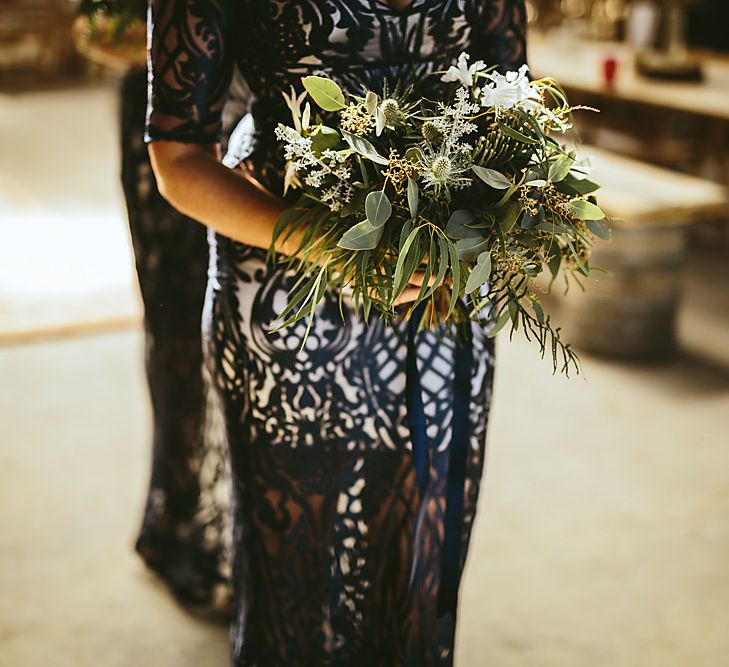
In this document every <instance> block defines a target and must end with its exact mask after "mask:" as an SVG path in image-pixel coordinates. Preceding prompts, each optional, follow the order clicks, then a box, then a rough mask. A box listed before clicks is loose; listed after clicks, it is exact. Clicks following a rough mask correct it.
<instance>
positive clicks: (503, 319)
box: [487, 308, 511, 338]
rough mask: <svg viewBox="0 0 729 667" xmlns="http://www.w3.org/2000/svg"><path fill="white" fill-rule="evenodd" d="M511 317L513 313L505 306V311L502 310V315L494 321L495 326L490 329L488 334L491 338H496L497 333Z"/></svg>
mask: <svg viewBox="0 0 729 667" xmlns="http://www.w3.org/2000/svg"><path fill="white" fill-rule="evenodd" d="M510 319H511V315H510V313H509V309H508V308H504V310H503V311H501V315H499V317H498V318H497V319H496V322H495V323H494V326H492V327H491V328H490V329H489V332H488V334H487V336H488V337H489V338H495V337H496V335H497V334H498V333H499V331H501V330H502V329H503V328H504V327H505V326H506V323H507V322H508V321H509V320H510Z"/></svg>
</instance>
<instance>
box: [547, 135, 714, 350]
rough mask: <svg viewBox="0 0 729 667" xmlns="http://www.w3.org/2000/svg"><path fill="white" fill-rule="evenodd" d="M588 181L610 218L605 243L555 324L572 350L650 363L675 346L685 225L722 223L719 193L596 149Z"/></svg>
mask: <svg viewBox="0 0 729 667" xmlns="http://www.w3.org/2000/svg"><path fill="white" fill-rule="evenodd" d="M585 151H586V152H587V153H592V155H593V159H594V167H595V170H594V179H595V180H596V181H597V182H598V183H602V185H603V188H602V190H601V191H600V192H599V194H598V196H599V199H600V204H601V206H602V207H603V208H604V209H605V210H606V211H607V212H608V214H609V215H610V216H611V217H612V218H614V220H615V222H614V223H613V225H612V230H613V239H612V241H611V242H608V243H606V242H601V241H598V242H597V244H596V246H595V249H594V252H593V255H592V259H591V264H592V265H593V266H597V267H601V268H603V269H606V270H607V271H609V272H610V273H611V274H612V276H611V277H608V276H601V275H598V274H596V275H595V278H594V279H590V280H588V281H586V290H585V292H582V291H581V290H580V289H579V287H577V286H576V285H573V286H572V288H571V289H570V291H569V293H568V294H567V295H566V296H561V297H560V294H559V289H558V287H556V288H555V290H554V293H555V294H556V295H557V296H558V297H559V298H558V299H557V300H558V302H559V306H560V307H559V308H558V311H557V312H555V313H554V315H555V317H554V321H555V323H556V324H558V325H560V326H562V328H563V332H564V339H565V340H567V341H570V342H572V343H573V344H574V345H575V347H579V348H582V349H585V350H589V351H592V352H596V353H599V354H603V355H608V356H614V357H632V358H655V357H664V356H666V355H668V354H670V353H671V352H672V351H673V350H674V348H675V344H676V320H677V314H678V309H679V306H680V296H681V284H682V280H683V258H684V255H685V252H686V244H687V237H688V234H689V230H690V228H691V226H692V225H693V224H694V223H695V222H698V221H700V220H703V219H717V218H722V219H725V217H726V213H727V194H726V191H725V189H724V188H723V187H722V186H720V185H718V184H716V183H711V182H708V181H705V180H703V179H700V178H696V177H695V176H689V175H686V174H679V173H676V172H672V171H669V170H667V169H662V168H659V167H654V166H651V165H647V164H644V163H642V162H638V161H636V160H632V159H630V158H625V157H622V156H617V155H614V154H612V153H608V152H606V151H603V150H599V149H596V148H585Z"/></svg>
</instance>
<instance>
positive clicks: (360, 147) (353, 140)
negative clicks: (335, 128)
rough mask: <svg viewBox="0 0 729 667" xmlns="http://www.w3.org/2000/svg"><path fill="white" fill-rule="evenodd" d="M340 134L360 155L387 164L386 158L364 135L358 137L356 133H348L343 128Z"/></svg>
mask: <svg viewBox="0 0 729 667" xmlns="http://www.w3.org/2000/svg"><path fill="white" fill-rule="evenodd" d="M342 136H343V137H344V140H345V141H346V142H347V143H348V144H349V145H350V146H351V147H352V148H353V149H354V150H356V151H357V152H358V153H359V154H360V155H362V156H364V157H366V158H367V159H368V160H370V161H372V162H376V163H377V164H383V165H385V164H387V158H385V157H382V155H380V154H379V153H378V152H377V149H376V148H375V147H374V146H373V145H372V143H371V142H370V141H368V140H367V139H365V138H364V137H358V136H357V135H356V134H350V133H349V132H345V131H344V130H342Z"/></svg>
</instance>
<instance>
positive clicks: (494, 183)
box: [471, 164, 512, 190]
mask: <svg viewBox="0 0 729 667" xmlns="http://www.w3.org/2000/svg"><path fill="white" fill-rule="evenodd" d="M471 170H472V171H473V173H474V174H476V176H478V177H479V178H480V179H481V180H482V181H483V182H484V183H486V184H487V185H490V186H491V187H492V188H494V189H496V190H507V189H508V188H510V187H511V185H512V183H511V181H510V180H509V179H508V178H506V176H504V175H503V174H502V173H501V172H500V171H496V170H495V169H488V168H487V167H479V166H478V165H477V164H474V165H473V166H472V167H471Z"/></svg>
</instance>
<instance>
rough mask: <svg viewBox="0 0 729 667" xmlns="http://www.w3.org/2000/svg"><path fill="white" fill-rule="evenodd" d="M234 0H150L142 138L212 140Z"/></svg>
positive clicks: (226, 72)
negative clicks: (146, 88) (144, 121)
mask: <svg viewBox="0 0 729 667" xmlns="http://www.w3.org/2000/svg"><path fill="white" fill-rule="evenodd" d="M235 4H236V0H150V5H149V20H148V25H149V58H148V63H149V88H148V105H147V125H146V131H145V139H146V141H148V142H149V141H155V140H167V141H180V142H186V143H206V144H207V143H215V142H216V141H217V140H218V135H219V132H220V117H221V112H222V108H223V103H224V102H225V97H226V92H227V89H228V84H229V82H230V77H231V72H232V64H233V60H234V56H233V53H232V44H231V40H230V39H229V38H228V35H229V33H230V31H231V27H232V25H233V19H234V17H233V12H234V7H235Z"/></svg>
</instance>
